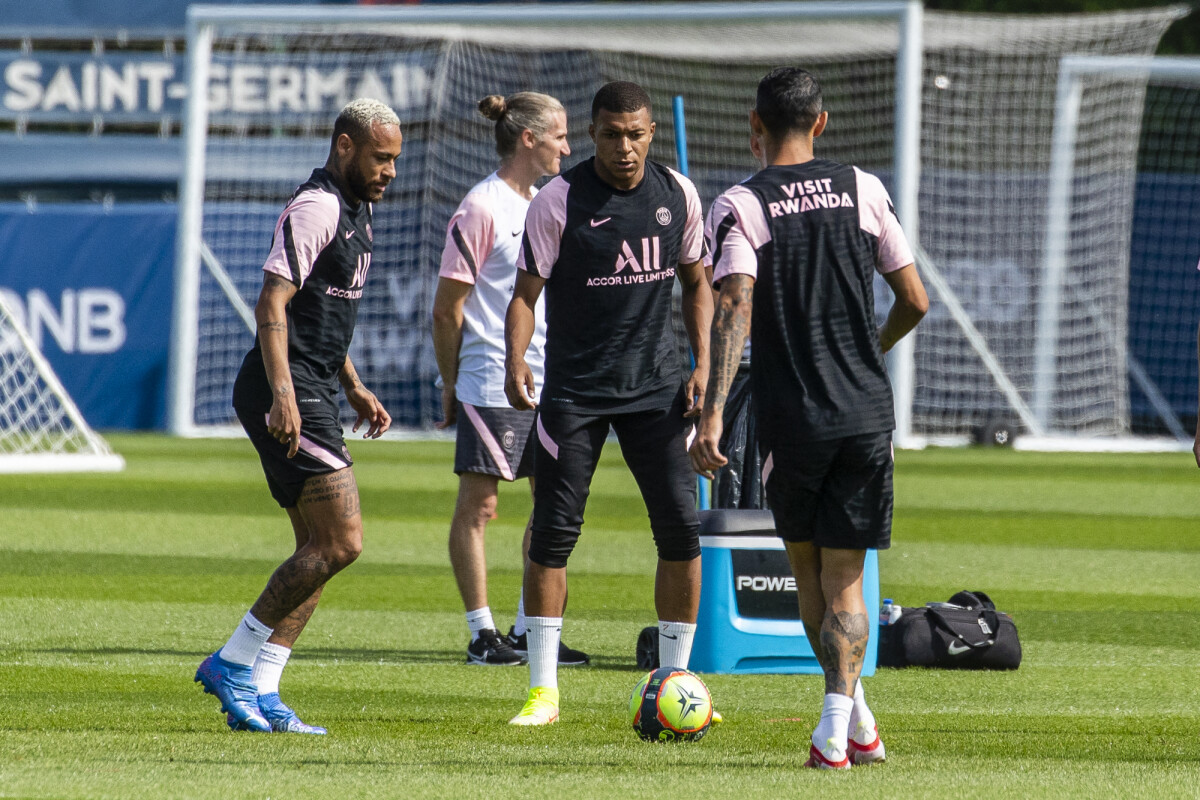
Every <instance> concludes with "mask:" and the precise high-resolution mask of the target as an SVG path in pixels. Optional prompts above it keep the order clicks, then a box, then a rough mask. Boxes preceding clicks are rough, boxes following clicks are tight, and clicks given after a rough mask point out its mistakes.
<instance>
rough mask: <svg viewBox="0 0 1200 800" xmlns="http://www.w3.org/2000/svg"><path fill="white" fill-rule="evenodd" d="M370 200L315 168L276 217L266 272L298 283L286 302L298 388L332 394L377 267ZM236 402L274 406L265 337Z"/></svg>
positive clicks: (250, 358)
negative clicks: (345, 192) (348, 193)
mask: <svg viewBox="0 0 1200 800" xmlns="http://www.w3.org/2000/svg"><path fill="white" fill-rule="evenodd" d="M372 236H373V235H372V232H371V204H370V203H361V202H360V203H356V204H351V203H350V202H348V201H347V199H346V198H345V197H343V196H342V193H341V191H340V190H339V189H338V187H337V184H336V183H335V182H334V179H333V176H332V175H330V174H329V172H327V171H326V170H324V169H316V170H313V173H312V176H311V177H310V178H309V179H308V181H306V182H305V183H303V184H301V185H300V187H299V188H297V189H296V192H295V194H293V195H292V198H291V200H289V201H288V204H287V207H286V208H284V210H283V213H282V214H281V215H280V216H279V221H278V222H276V224H275V235H274V238H273V239H272V241H271V252H270V253H269V254H268V255H267V260H266V263H265V264H263V272H267V273H270V274H273V275H278V276H279V277H281V278H284V279H286V280H289V281H291V282H292V283H293V284H295V285H296V287H297V292H296V294H295V295H294V296H293V297H292V300H291V302H290V303H288V306H287V323H288V364H289V366H290V367H291V372H292V382H293V383H294V384H295V385H296V389H297V393H298V394H299V393H300V391H301V390H302V389H309V390H311V391H313V392H318V393H320V394H322V395H325V396H329V395H330V394H332V393H336V391H337V384H336V381H337V374H338V372H339V371H340V370H341V368H342V367H343V366H344V365H345V363H346V353H347V352H348V351H349V349H350V340H351V338H352V337H353V336H354V325H355V323H356V322H357V320H358V301H359V300H360V299H361V298H362V293H363V285H364V284H365V283H366V280H367V272H368V270H370V268H371V240H372ZM233 402H234V405H235V406H239V407H265V408H270V405H271V393H270V387H269V385H268V384H267V381H266V370H265V368H264V366H263V361H262V350H261V348H260V345H259V341H258V337H257V336H255V338H254V347H253V348H252V349H251V350H250V352H249V353H247V354H246V358H245V360H244V361H243V362H242V370H241V373H239V376H238V381H237V382H236V383H235V384H234V399H233Z"/></svg>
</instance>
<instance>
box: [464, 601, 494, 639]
mask: <svg viewBox="0 0 1200 800" xmlns="http://www.w3.org/2000/svg"><path fill="white" fill-rule="evenodd" d="M467 627H468V628H470V629H471V641H472V642H473V641H475V640H476V639H478V638H479V632H480V631H490V630H494V629H495V628H496V623H495V622H493V621H492V609H491V607H490V606H484V607H483V608H477V609H475V610H474V611H468V612H467Z"/></svg>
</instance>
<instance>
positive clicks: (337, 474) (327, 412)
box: [196, 99, 401, 733]
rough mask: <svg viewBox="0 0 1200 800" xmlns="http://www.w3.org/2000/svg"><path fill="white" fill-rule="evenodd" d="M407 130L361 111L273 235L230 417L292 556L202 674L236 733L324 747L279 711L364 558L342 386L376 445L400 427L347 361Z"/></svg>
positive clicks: (361, 106)
mask: <svg viewBox="0 0 1200 800" xmlns="http://www.w3.org/2000/svg"><path fill="white" fill-rule="evenodd" d="M400 147H401V135H400V121H399V120H398V119H397V118H396V114H395V113H394V112H393V111H392V110H391V109H390V108H388V107H387V106H386V105H384V104H383V103H380V102H378V101H376V100H368V99H360V100H354V101H352V102H351V103H349V104H348V105H347V106H346V107H345V108H343V109H342V111H341V113H340V114H338V117H337V120H336V121H335V122H334V124H333V139H332V142H331V143H330V148H329V158H328V159H327V160H326V162H325V166H324V168H322V169H317V170H314V171H313V173H312V176H311V177H310V178H309V179H308V181H307V182H306V183H304V184H302V185H301V186H300V187H299V188H298V189H297V190H296V193H295V194H293V195H292V199H291V200H290V201H288V204H287V207H286V208H285V209H284V210H283V213H282V214H281V215H280V217H279V221H278V222H277V223H276V225H275V237H274V239H273V241H272V244H271V252H270V254H269V255H268V256H267V260H266V263H265V264H264V265H263V272H264V273H266V274H265V276H264V278H263V288H262V291H261V293H260V294H259V296H258V304H257V305H256V306H255V309H254V316H255V319H256V320H257V322H258V335H257V336H256V337H255V340H254V347H253V349H251V350H250V352H249V353H248V354H247V355H246V358H245V360H244V361H243V362H242V368H241V371H240V372H239V373H238V376H237V380H236V381H235V383H234V387H233V406H234V409H235V410H236V411H237V415H238V419H239V420H240V421H241V423H242V427H244V428H245V429H246V433H247V434H249V436H250V441H251V443H252V444H253V445H254V447H255V449H256V450H258V455H259V459H260V460H261V461H262V466H263V471H264V472H265V473H266V477H267V486H268V487H269V488H270V490H271V495H272V496H273V497H274V498H275V500H276V502H278V503H279V505H280V506H281V507H282V508H283V510H284V511H286V512H287V515H288V518H289V519H290V520H291V523H292V531H293V533H294V534H295V537H296V552H295V553H294V554H293V555H292V556H291V557H290V558H289V559H287V560H286V561H284V562H283V563H282V564H281V565H280V566H279V568H278V569H276V570H275V573H274V574H273V575H272V576H271V578H270V580H269V581H268V582H267V586H266V588H265V589H264V590H263V592H262V594H261V595H259V598H258V600H257V601H255V603H254V606H253V607H252V608H251V609H250V611H248V612H247V613H246V616H245V617H244V618H243V619H242V621H241V622H240V623H239V624H238V626H237V629H236V630H235V631H234V634H233V636H232V637H230V639H229V641H228V642H227V643H226V644H225V646H224V647H222V648H221V649H220V650H218V651H217V652H215V653H213V654H212V655H211V656H209V657H208V658H206V659H205V660H204V662H203V663H202V664H201V665H200V669H199V670H197V672H196V680H197V681H199V682H200V683H201V684H202V685H203V686H204V691H205V692H208V693H210V694H215V695H216V696H217V698H218V699H219V700H220V701H221V710H222V711H224V712H226V714H227V717H226V722H227V723H228V724H229V727H231V728H233V729H234V730H249V731H262V732H266V731H277V732H288V733H325V729H324V728H318V727H316V726H312V725H306V724H304V723H303V722H301V721H300V719H299V718H298V717H297V716H296V714H295V712H293V711H292V710H291V709H290V708H288V707H287V706H286V705H284V704H283V702H282V701H280V699H279V678H280V675H281V674H282V672H283V668H284V665H285V664H286V663H287V659H288V656H289V655H290V654H291V648H292V645H293V644H294V643H295V641H296V638H297V637H298V636H299V635H300V632H301V631H303V630H304V626H305V624H306V623H307V622H308V618H309V617H310V616H311V615H312V613H313V610H314V609H315V608H316V606H317V601H318V600H319V599H320V597H321V589H322V587H324V585H325V582H326V581H328V580H329V579H330V578H331V577H333V575H334V574H335V573H337V572H338V571H339V570H341V569H343V568H344V567H346V566H348V565H349V564H350V563H351V562H353V561H354V560H355V559H356V558H357V557H358V554H359V553H360V552H361V551H362V515H361V514H360V511H359V502H358V486H357V484H356V483H355V481H354V472H353V470H352V469H351V467H350V465H351V463H352V462H351V459H350V453H349V451H348V450H347V449H346V444H345V442H344V441H343V440H342V426H341V423H340V421H339V414H338V402H337V385H338V383H341V385H342V388H343V389H344V390H345V392H346V400H348V401H349V403H350V407H351V408H353V409H354V411H355V412H356V413H357V415H358V419H357V421H356V422H355V423H354V430H356V431H357V430H358V429H359V427H360V426H361V425H362V424H363V423H364V422H367V423H369V425H368V428H367V431H366V434H365V436H368V437H371V438H378V437H379V436H380V435H382V434H383V432H384V431H386V430H387V429H388V427H389V426H390V425H391V423H392V418H391V417H390V416H389V415H388V413H387V411H385V410H384V408H383V406H382V405H381V404H380V402H379V400H378V399H377V398H376V397H375V395H374V394H372V393H371V392H370V391H368V390H367V389H366V388H365V387H364V386H363V385H362V382H361V381H359V379H358V373H357V372H355V370H354V365H353V364H352V363H351V362H350V357H349V355H348V350H349V347H350V339H351V336H352V335H353V334H354V323H355V321H356V319H357V317H358V301H359V298H361V297H362V293H363V285H364V284H365V283H366V280H367V271H368V270H369V269H370V266H371V240H372V238H373V234H372V231H371V204H372V203H374V202H378V201H379V200H380V198H382V197H383V191H384V189H386V188H387V185H388V184H389V183H390V182H391V181H392V179H393V178H395V177H396V165H395V163H394V162H395V160H396V158H397V157H399V155H400Z"/></svg>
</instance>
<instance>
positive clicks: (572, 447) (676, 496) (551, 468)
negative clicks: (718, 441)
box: [529, 391, 700, 567]
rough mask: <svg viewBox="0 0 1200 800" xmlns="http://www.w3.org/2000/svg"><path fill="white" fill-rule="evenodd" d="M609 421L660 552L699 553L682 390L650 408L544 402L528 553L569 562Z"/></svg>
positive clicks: (551, 562)
mask: <svg viewBox="0 0 1200 800" xmlns="http://www.w3.org/2000/svg"><path fill="white" fill-rule="evenodd" d="M610 426H611V428H612V429H613V430H614V431H615V432H616V434H617V441H618V442H619V443H620V445H621V453H622V454H623V455H624V456H625V463H626V464H628V465H629V470H630V472H632V473H633V477H634V480H636V481H637V484H638V488H639V489H640V490H641V494H642V499H643V501H645V503H646V511H647V512H648V514H649V517H650V529H651V531H652V532H653V534H654V541H655V544H656V545H657V546H658V551H659V556H660V558H663V559H664V560H667V561H686V560H690V559H692V558H696V557H698V556H699V555H700V539H699V528H700V523H699V518H698V517H697V516H696V475H695V473H694V472H692V467H691V462H690V461H689V460H688V455H687V445H688V438H689V436H690V434H691V432H692V421H691V420H690V419H685V418H684V417H683V392H682V391H681V392H680V393H679V394H678V395H677V396H676V398H675V400H674V402H673V403H672V405H670V406H669V407H665V408H656V409H650V410H647V411H634V412H627V413H607V414H592V413H580V412H575V411H564V410H562V409H561V408H551V407H548V406H545V405H543V406H542V407H541V408H540V409H539V410H538V418H537V425H536V431H537V438H538V444H537V458H536V459H535V465H534V475H535V476H536V478H537V480H536V483H535V486H534V502H533V534H532V538H531V541H530V547H529V558H530V560H532V561H533V562H534V563H537V564H541V565H542V566H546V567H562V566H566V561H567V557H568V556H569V555H570V553H571V550H572V549H574V546H575V542H576V541H577V540H578V538H579V532H580V528H581V526H582V525H583V512H584V507H585V506H586V505H587V498H588V494H589V493H590V491H591V483H592V476H593V474H594V473H595V471H596V464H597V463H598V462H599V460H600V451H601V450H602V449H603V447H604V440H605V438H606V437H607V436H608V431H609V427H610Z"/></svg>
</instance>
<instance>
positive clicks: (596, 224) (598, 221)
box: [588, 217, 612, 228]
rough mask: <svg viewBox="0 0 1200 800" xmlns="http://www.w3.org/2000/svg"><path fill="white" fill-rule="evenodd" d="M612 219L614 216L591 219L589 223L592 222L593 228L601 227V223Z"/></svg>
mask: <svg viewBox="0 0 1200 800" xmlns="http://www.w3.org/2000/svg"><path fill="white" fill-rule="evenodd" d="M610 219H612V217H605V218H604V219H593V220H589V223H588V224H590V225H591V226H592V227H593V228H599V227H600V226H601V225H603V224H604V223H606V222H608V221H609V220H610Z"/></svg>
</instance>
